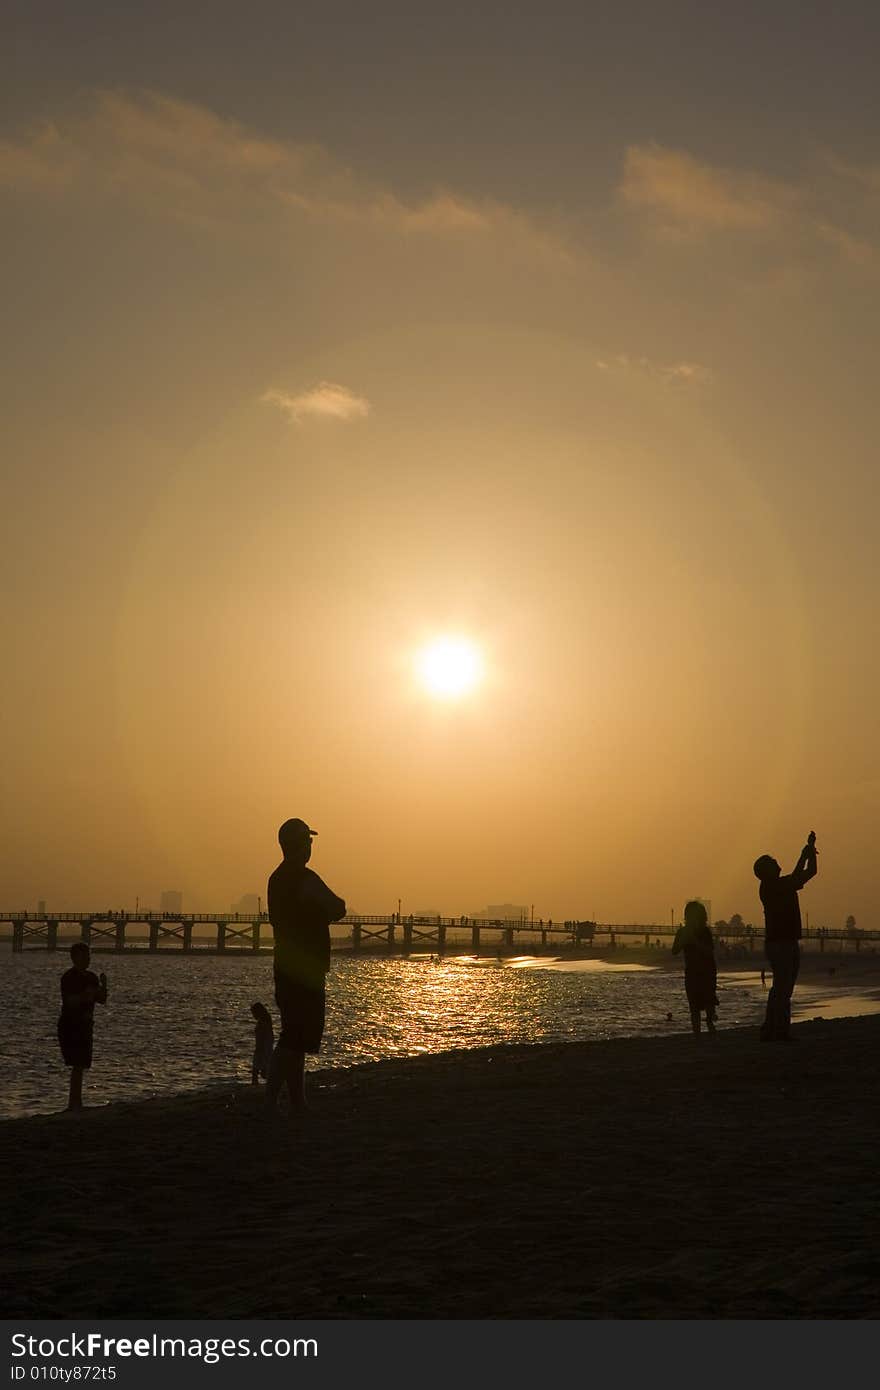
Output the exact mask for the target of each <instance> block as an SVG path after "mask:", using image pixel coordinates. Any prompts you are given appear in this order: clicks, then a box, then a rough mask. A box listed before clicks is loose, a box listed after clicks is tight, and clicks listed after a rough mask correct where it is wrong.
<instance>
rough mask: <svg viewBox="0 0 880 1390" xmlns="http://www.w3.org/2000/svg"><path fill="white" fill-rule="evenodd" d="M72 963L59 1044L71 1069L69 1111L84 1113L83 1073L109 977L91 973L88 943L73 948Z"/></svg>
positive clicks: (65, 980)
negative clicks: (97, 1005)
mask: <svg viewBox="0 0 880 1390" xmlns="http://www.w3.org/2000/svg"><path fill="white" fill-rule="evenodd" d="M70 959H71V960H72V961H73V964H72V966H71V967H70V969H69V970H65V972H64V974H63V975H62V976H61V1016H60V1018H59V1019H58V1042H59V1043H60V1045H61V1055H62V1057H63V1058H64V1062H65V1065H66V1066H68V1067H70V1092H69V1095H68V1101H67V1108H68V1110H82V1108H83V1102H82V1083H83V1072H84V1071H87V1070H88V1069H89V1067H90V1066H91V1065H92V1040H93V1036H94V1028H95V1005H96V1004H106V1003H107V976H106V975H105V974H104V973H103V971H102V973H101V975H100V977H99V976H97V975H96V974H95V973H94V971H93V970H90V969H89V962H90V960H91V952H90V951H89V948H88V945H87V943H86V942H85V941H77V942H75V943H74V944H73V946H71V948H70Z"/></svg>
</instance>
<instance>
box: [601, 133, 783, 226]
mask: <svg viewBox="0 0 880 1390" xmlns="http://www.w3.org/2000/svg"><path fill="white" fill-rule="evenodd" d="M619 191H620V194H621V196H622V197H623V199H624V201H625V202H627V203H628V204H629V205H630V206H631V207H635V208H642V209H647V210H648V211H649V212H651V213H652V214H654V215H655V216H656V217H657V218H659V219H660V221H661V223H662V224H664V225H665V227H666V229H667V230H670V231H676V232H678V233H679V234H687V235H697V234H702V233H704V232H720V231H735V232H762V231H768V230H772V229H774V228H776V227H778V226H779V224H780V222H781V221H782V220H783V218H784V217H785V216H786V215H787V214H788V213H789V212H790V211H791V210H792V208H793V207H794V206H795V205H796V203H797V201H798V194H797V191H796V190H795V189H794V188H792V187H789V186H788V185H786V184H782V183H775V182H773V181H771V180H769V179H766V178H763V177H761V176H760V175H757V174H753V173H749V172H738V171H731V170H728V169H721V168H715V167H713V166H712V165H709V164H704V163H701V162H700V161H699V160H697V159H695V158H694V157H693V155H690V154H687V153H686V152H685V151H683V150H669V149H664V148H663V147H662V146H660V145H653V144H652V145H631V146H630V147H629V148H628V149H627V151H626V155H625V159H624V170H623V179H622V181H621V184H620V190H619Z"/></svg>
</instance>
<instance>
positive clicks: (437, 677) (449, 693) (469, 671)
mask: <svg viewBox="0 0 880 1390" xmlns="http://www.w3.org/2000/svg"><path fill="white" fill-rule="evenodd" d="M416 671H417V674H418V678H419V680H420V682H421V684H422V685H423V686H424V688H425V689H426V690H427V691H428V692H429V693H430V694H431V695H434V696H436V697H437V699H440V700H457V699H460V697H461V696H462V695H467V694H469V693H470V692H471V691H472V690H474V689H476V687H477V686H478V685H479V683H480V681H481V680H482V678H483V658H482V655H481V653H480V650H479V648H478V647H477V646H476V645H475V644H474V643H473V642H471V641H469V640H468V638H466V637H436V638H435V639H434V640H433V641H432V642H428V643H427V645H426V646H424V647H422V648H421V650H420V651H419V652H418V653H417V654H416Z"/></svg>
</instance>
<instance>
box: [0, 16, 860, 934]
mask: <svg viewBox="0 0 880 1390" xmlns="http://www.w3.org/2000/svg"><path fill="white" fill-rule="evenodd" d="M190 8H191V7H187V6H186V5H184V6H183V7H182V9H183V11H184V12H185V13H184V16H183V17H178V18H173V19H172V18H169V19H168V23H169V24H172V25H179V26H182V27H181V29H180V32H179V33H178V34H177V39H179V40H180V42H178V41H176V40H175V38H174V35H173V34H172V33H171V31H170V30H169V31H167V32H164V31H161V30H160V29H159V28H151V27H150V26H149V25H147V29H146V31H145V32H143V33H142V32H140V31H138V32H135V26H134V21H133V20H132V21H131V23H130V24H129V25H128V26H126V24H125V22H124V20H120V21H119V23H118V25H117V26H116V27H115V28H112V27H111V29H110V30H109V31H108V30H105V29H103V28H101V27H100V25H99V22H98V10H97V8H96V7H95V6H93V5H86V6H85V7H84V10H85V12H84V13H82V14H81V15H80V16H79V19H80V23H81V24H82V25H83V26H85V30H84V31H85V32H88V26H89V24H90V23H93V24H94V33H95V35H96V38H95V45H94V46H93V47H89V46H88V45H83V46H78V45H77V44H76V43H75V42H74V35H73V33H72V32H71V31H67V30H65V28H64V26H63V24H61V21H60V20H59V24H60V25H61V27H59V28H57V29H56V30H55V31H53V34H52V36H51V37H47V36H46V34H42V36H41V35H40V34H38V32H37V30H36V28H34V27H33V23H35V21H33V22H32V21H29V20H28V19H27V17H26V16H23V17H22V18H21V21H20V24H21V29H20V36H19V37H20V41H19V45H18V48H17V63H16V65H15V67H14V69H10V73H9V77H10V81H9V83H8V85H7V90H8V92H9V94H10V95H9V100H8V101H7V103H6V105H5V107H4V112H5V115H4V120H3V124H2V127H0V202H2V205H3V217H2V230H0V239H2V242H3V257H2V266H3V269H2V274H3V278H4V284H3V297H4V304H5V305H6V306H7V308H6V311H5V317H6V320H7V324H6V326H7V330H8V332H7V335H6V336H7V346H6V353H5V357H4V372H3V382H2V390H3V393H4V433H5V437H6V442H7V450H6V458H7V462H6V465H5V467H4V496H5V505H4V514H5V517H6V521H7V526H6V544H5V546H4V547H3V548H2V554H0V566H2V568H3V594H4V606H3V624H4V627H3V632H4V636H3V650H4V652H5V654H6V662H5V664H4V681H3V702H4V707H5V711H4V721H3V728H4V733H3V743H4V747H3V758H2V766H3V793H4V794H3V797H2V802H0V804H2V816H3V825H2V832H3V841H4V845H5V849H6V853H5V854H4V856H3V865H2V873H0V899H2V900H3V901H2V904H0V905H2V906H6V907H11V908H18V907H22V906H34V905H35V904H36V901H37V899H39V898H45V899H47V900H49V901H50V902H51V904H53V905H54V906H56V907H59V908H60V907H65V906H70V907H78V906H80V905H82V906H83V907H89V906H96V907H100V906H104V905H106V904H108V903H114V904H119V905H122V904H123V903H125V904H126V905H132V906H133V904H134V900H135V897H136V896H138V897H139V898H140V901H141V902H142V903H143V902H146V901H153V902H157V901H158V895H159V892H160V891H161V890H162V889H163V888H172V887H173V888H180V889H182V890H183V892H184V895H185V901H186V905H187V906H189V907H191V908H194V909H200V908H214V907H228V905H229V904H230V903H231V902H232V901H233V900H235V899H236V898H238V897H239V896H240V895H241V894H243V893H246V892H262V891H263V888H264V883H265V878H266V875H267V873H268V872H269V870H270V869H271V868H272V867H273V866H274V863H275V862H276V861H277V853H276V848H275V839H274V837H275V831H276V829H277V826H278V824H279V823H280V821H281V820H282V819H284V818H286V817H287V816H290V815H297V816H302V817H304V818H306V819H308V820H309V821H310V822H311V823H312V824H314V825H316V826H317V827H318V829H319V831H320V838H319V840H318V842H317V846H316V853H315V858H314V867H316V868H317V869H318V871H319V872H322V873H323V874H324V875H325V876H326V877H327V879H328V881H329V882H330V883H331V885H332V886H333V887H334V888H335V889H336V890H337V891H339V892H340V893H342V895H343V896H344V897H345V898H346V899H347V901H348V903H349V906H350V908H351V909H352V910H354V911H361V912H370V911H382V910H387V909H391V908H394V907H396V905H397V899H398V898H399V897H400V898H402V900H403V904H404V909H405V910H406V908H409V909H410V910H417V909H418V908H419V907H437V908H439V909H440V910H442V911H444V912H449V913H455V914H458V913H466V912H471V911H474V910H476V909H478V908H480V907H482V906H483V905H485V904H486V903H489V902H493V903H494V902H504V901H510V902H514V903H524V904H532V903H534V904H535V912H536V915H543V916H553V917H569V916H580V917H584V916H592V915H594V914H595V915H597V916H599V917H600V918H602V919H605V920H617V921H623V920H640V921H650V920H654V921H665V920H667V919H668V915H669V910H670V908H671V907H673V906H674V907H675V909H676V911H679V910H680V907H681V904H682V903H683V902H684V900H685V899H686V898H687V897H689V896H691V895H694V894H699V895H701V896H704V897H707V898H711V900H712V905H713V914H714V915H715V916H716V917H718V916H728V915H730V914H731V913H732V912H734V911H738V912H741V913H742V914H743V916H745V917H746V918H747V919H750V918H751V919H755V918H757V917H758V915H759V911H760V909H759V905H758V903H757V893H756V887H757V885H756V883H755V880H754V879H753V877H752V874H751V863H752V861H753V859H754V858H755V857H756V855H757V854H758V853H761V852H765V851H767V852H770V853H773V854H775V855H776V856H778V857H779V858H780V860H781V861H782V862H783V863H784V864H787V863H789V862H791V863H793V862H794V860H795V858H796V857H797V854H798V851H799V849H800V847H801V845H802V843H803V840H804V838H805V836H806V833H807V831H808V830H809V829H811V828H815V829H816V831H817V834H818V837H819V849H820V861H819V865H820V877H819V878H818V879H817V880H816V882H815V883H814V884H811V886H810V888H809V890H808V891H807V894H805V898H804V906H805V907H808V908H809V910H810V913H811V920H812V921H815V922H822V921H824V922H825V923H827V924H828V925H842V923H843V920H844V918H845V917H846V916H847V915H848V914H849V913H853V914H854V915H855V916H856V918H857V920H858V921H859V922H860V923H861V924H863V925H865V926H869V925H875V924H876V921H875V918H876V914H875V905H876V900H877V890H876V888H875V884H874V879H873V873H872V862H873V854H872V850H873V846H872V845H871V844H870V843H869V832H870V831H872V830H873V825H874V823H875V821H876V814H875V812H876V805H877V799H878V788H880V781H878V736H877V729H876V716H875V712H874V703H875V702H874V693H875V690H876V688H877V683H878V682H877V675H878V672H877V666H878V656H877V642H876V638H875V630H876V601H875V589H876V582H875V564H876V562H875V551H876V547H875V538H874V530H875V508H874V493H875V480H874V473H875V470H876V462H875V454H876V438H877V434H878V429H877V425H878V421H877V414H878V404H877V393H876V387H875V384H874V376H875V365H874V364H875V358H876V317H877V300H878V287H880V227H878V211H880V138H878V130H877V126H876V118H875V116H874V114H873V104H872V103H871V102H869V101H868V99H867V94H868V92H869V90H870V84H869V79H868V74H867V70H864V71H863V64H862V61H861V58H860V56H859V55H860V54H861V53H862V51H863V48H864V46H865V45H864V43H863V39H864V32H863V30H862V29H859V28H858V26H857V25H856V24H855V19H856V13H855V10H856V9H858V7H855V9H854V10H853V15H852V20H853V23H852V25H850V27H849V28H844V29H842V30H841V31H840V33H839V34H838V38H839V44H838V47H837V49H835V50H834V51H835V52H836V53H837V54H838V56H837V57H831V58H829V57H828V56H827V54H826V55H825V56H823V55H822V53H821V51H820V49H821V45H820V43H819V35H818V33H813V32H812V30H811V28H810V26H809V25H807V26H806V28H804V27H803V26H802V27H801V29H800V30H799V31H798V33H799V38H798V39H797V42H796V43H795V44H794V46H793V47H791V46H790V45H789V44H788V40H789V39H790V38H791V34H790V33H789V31H788V30H786V29H785V28H784V27H781V28H779V29H778V31H777V29H774V27H773V26H770V28H769V30H768V31H767V32H766V33H765V34H764V40H763V42H764V43H765V45H766V49H765V50H764V51H763V59H764V61H763V63H759V64H758V66H757V68H756V69H755V70H754V71H753V74H752V77H753V85H752V87H751V88H750V91H749V93H745V92H744V91H743V90H742V88H741V86H740V85H739V83H738V79H737V76H736V57H737V53H738V46H741V45H742V44H744V43H746V41H747V39H748V31H747V30H745V29H743V28H742V24H744V23H745V20H743V19H742V17H740V19H737V20H733V19H731V20H730V21H729V23H730V25H731V26H732V27H731V29H730V32H729V33H728V34H727V36H726V47H725V43H724V42H721V41H719V39H718V38H717V37H715V38H713V37H712V36H711V35H710V33H709V30H708V29H705V28H699V26H698V27H697V28H695V29H692V30H691V36H692V40H693V45H695V46H696V49H695V51H696V52H697V54H698V55H699V61H696V60H694V61H692V62H691V66H690V67H689V68H688V69H687V71H684V70H682V71H681V72H679V74H678V85H677V88H676V93H675V95H674V94H673V93H672V92H671V91H670V90H667V88H666V85H665V82H666V79H663V78H662V72H661V69H662V65H663V63H665V62H666V61H667V58H668V61H669V62H670V63H673V64H674V63H675V62H678V61H682V62H683V59H682V60H679V59H677V58H676V57H675V56H674V55H673V54H672V52H671V49H670V52H669V53H667V51H666V48H665V47H664V45H666V44H671V43H672V39H671V38H670V36H669V35H668V34H661V33H660V31H659V28H658V27H657V26H658V25H659V22H660V21H659V15H658V16H657V18H656V19H654V20H653V21H652V20H651V19H650V12H647V11H646V12H645V23H646V24H649V25H650V24H651V23H653V24H654V26H655V28H654V31H653V32H654V38H655V40H656V44H657V45H658V47H657V48H656V51H655V54H654V58H653V59H652V54H651V45H650V42H649V39H650V38H651V33H650V32H649V33H648V34H647V35H642V37H641V38H639V39H638V40H635V39H631V38H630V39H628V38H627V32H626V25H625V23H624V21H625V18H626V16H625V15H624V14H623V11H626V10H627V6H625V5H624V6H623V7H618V8H619V9H620V10H621V15H620V18H619V22H618V21H615V20H613V19H612V18H610V17H608V16H606V17H605V21H604V23H603V26H602V27H601V33H600V35H599V36H598V37H597V36H596V34H595V33H594V34H593V35H589V34H587V33H586V32H585V31H583V30H582V29H581V28H579V27H578V25H579V21H578V20H577V19H575V18H574V17H573V16H572V15H571V14H570V12H569V10H566V13H565V16H563V14H562V9H561V8H560V11H559V16H558V18H559V26H558V27H557V29H556V30H554V29H553V27H552V26H550V30H549V31H547V30H546V29H542V30H541V38H540V42H538V39H537V30H535V29H534V24H535V23H536V22H537V21H536V20H534V18H533V19H532V20H531V21H530V20H529V18H528V16H527V15H526V14H525V12H524V11H523V13H520V11H519V10H513V11H510V12H509V14H508V18H509V21H510V22H509V25H508V27H507V28H506V29H502V30H500V31H494V33H493V31H491V30H490V29H489V28H488V27H486V28H483V27H481V26H480V25H479V24H478V21H477V20H476V19H473V18H469V17H468V15H467V14H466V12H465V9H464V8H461V10H460V8H459V7H458V6H457V5H456V6H453V7H452V9H451V10H450V11H449V20H448V25H447V27H446V28H445V29H444V30H443V32H442V34H441V33H440V32H439V31H437V32H434V31H433V30H432V31H431V32H430V33H426V34H425V35H422V34H421V33H420V32H419V31H418V30H417V28H416V27H415V26H414V25H413V24H410V23H408V22H407V21H405V20H404V19H402V18H401V12H400V10H399V7H395V6H389V7H381V6H380V7H379V10H380V11H381V13H379V14H378V15H377V20H376V32H374V33H372V34H371V35H370V36H369V37H368V38H367V37H365V36H364V32H363V28H362V27H359V25H360V21H359V20H358V18H357V13H356V11H355V10H352V11H351V12H350V15H349V19H350V23H349V24H348V26H345V25H341V26H340V27H338V28H337V29H335V30H331V28H330V27H329V23H328V22H325V21H324V20H322V18H321V11H320V8H319V7H313V6H311V5H305V6H303V7H302V16H301V23H300V27H299V29H297V28H296V26H295V25H294V24H293V20H289V21H288V20H287V19H285V18H284V16H283V14H282V10H281V8H280V7H279V6H274V7H273V6H270V5H262V4H257V5H256V6H254V7H253V13H251V9H250V7H249V15H250V20H249V22H250V23H252V24H253V26H254V29H253V32H254V35H255V37H254V46H253V48H252V49H251V48H249V47H247V46H246V45H245V46H243V41H242V32H241V29H240V26H241V25H242V24H244V23H245V20H244V18H243V17H242V16H241V15H240V14H238V15H235V16H233V15H232V11H231V10H230V11H228V12H227V9H226V7H221V8H222V15H220V16H219V17H218V23H217V31H216V34H215V35H214V36H213V38H212V40H211V43H210V44H209V45H208V47H209V48H210V50H211V52H210V55H209V54H208V53H207V52H206V51H205V48H204V46H203V48H202V49H201V50H198V49H197V48H195V47H194V46H193V45H192V44H190V45H189V47H186V45H185V44H184V43H183V37H184V32H185V29H186V24H187V23H188V22H189V20H188V19H187V15H188V14H189V9H190ZM675 8H676V7H673V9H675ZM753 8H754V7H752V6H749V5H746V6H745V11H747V12H748V13H749V14H750V13H751V12H752V10H753ZM551 9H552V6H551ZM631 9H632V11H633V13H635V11H636V10H638V11H639V13H641V9H640V7H638V6H633V7H631ZM678 9H679V10H680V12H681V13H680V16H679V17H680V20H681V23H682V24H684V23H685V22H686V21H689V20H690V19H693V17H694V16H695V15H696V14H697V9H695V8H694V7H692V6H688V5H685V4H682V5H681V6H679V7H678ZM92 10H94V14H92V13H91V11H92ZM159 11H161V12H162V13H164V6H159V7H157V14H158V12H159ZM258 11H259V12H260V13H259V14H258V13H257V12H258ZM859 13H860V14H861V11H860V10H859ZM60 14H61V12H60V11H59V15H60ZM168 14H169V16H170V14H171V11H170V10H169V12H168ZM270 14H271V15H272V16H274V18H275V19H276V20H277V24H276V27H275V29H274V30H272V28H271V26H269V28H268V31H267V26H266V25H262V26H261V25H260V22H259V21H260V18H261V16H262V18H263V19H266V18H267V17H268V16H269V15H270ZM866 14H867V12H866ZM747 17H748V16H747ZM717 18H718V17H717V16H716V17H715V19H716V20H717ZM826 18H827V17H826ZM667 21H668V16H667ZM193 22H195V21H194V19H193ZM432 22H433V21H432ZM756 22H757V21H756ZM829 22H830V21H829ZM837 22H839V23H841V24H843V21H837ZM870 22H871V21H870V20H869V19H868V18H866V19H865V20H864V23H865V24H870ZM157 23H158V21H157ZM694 23H695V24H696V23H697V21H696V20H694ZM566 25H567V26H568V28H566ZM285 26H287V27H285ZM290 26H293V27H290ZM469 26H470V27H469ZM530 26H531V27H530ZM428 28H429V30H430V28H431V26H430V25H429V26H428ZM258 31H259V34H262V36H263V37H262V38H260V37H258V36H257V35H258ZM187 32H188V31H187ZM267 32H268V33H269V34H270V35H272V34H273V33H274V38H275V44H274V48H273V51H272V52H270V49H269V45H268V38H267V37H266V34H267ZM499 34H500V37H499ZM554 34H555V37H554ZM673 37H674V35H673ZM429 40H431V41H430V42H429ZM630 42H631V43H633V44H635V45H636V46H635V47H633V48H632V49H628V48H627V44H628V43H630ZM359 44H360V45H361V46H363V45H364V44H368V45H370V50H369V55H367V54H366V53H365V54H364V55H363V56H364V61H363V62H362V63H360V64H359V62H358V45H359ZM701 45H702V47H701ZM832 48H833V45H832V46H830V47H829V51H831V50H832ZM87 50H88V51H87ZM275 50H277V52H276V51H275ZM200 54H201V56H200ZM785 54H787V61H786V63H785V64H783V62H782V58H783V55H785ZM573 55H580V60H581V66H580V67H578V64H577V63H576V62H574V59H573ZM612 55H616V57H615V61H616V62H617V68H616V69H615V70H616V71H617V73H618V81H617V83H616V84H615V85H613V89H612V85H609V81H608V76H607V70H608V63H609V62H610V61H611V58H612ZM65 56H67V58H68V60H69V61H68V62H67V63H66V64H65V62H64V58H65ZM691 56H692V59H693V51H692V55H691ZM759 56H760V55H759ZM209 57H210V59H211V61H210V62H209ZM368 57H369V61H368V60H367V59H368ZM591 64H593V65H595V68H591V66H590V65H591ZM600 69H601V71H600ZM591 72H594V76H595V82H593V83H591V82H590V80H589V77H590V73H591ZM820 72H821V73H822V74H823V75H824V81H825V85H824V86H823V85H822V84H821V83H820V82H819V81H818V80H817V74H819V73H820ZM383 76H384V79H385V80H384V82H383ZM669 80H670V81H671V79H669ZM774 92H775V96H776V101H775V108H774V104H773V101H772V100H771V98H772V97H773V95H774ZM835 97H836V101H835ZM525 98H528V99H529V101H530V102H531V105H532V110H531V115H530V117H529V120H528V122H526V120H525V117H524V113H523V109H522V108H523V101H524V99H525ZM804 102H806V111H807V115H808V117H809V118H808V119H804V118H803V115H804V109H805V108H804V105H803V103H804ZM799 103H800V104H799ZM449 632H452V633H460V634H463V635H465V636H467V637H469V638H471V639H472V640H473V641H474V642H475V643H476V644H478V646H479V648H480V650H481V652H482V654H483V659H484V662H485V679H484V680H483V681H482V683H481V684H480V685H479V687H478V688H477V689H475V691H474V692H473V693H472V694H471V695H469V696H465V697H462V698H461V699H459V700H457V701H453V702H443V701H438V700H437V699H436V698H434V697H432V696H431V695H430V694H429V693H428V692H427V691H425V689H424V688H423V687H420V685H419V684H418V682H417V680H416V679H415V677H414V673H413V659H414V654H415V653H416V651H417V650H418V649H419V647H420V646H421V645H422V644H423V643H424V642H425V641H428V640H430V639H431V638H432V637H434V636H436V635H438V634H441V633H449ZM807 898H809V901H807Z"/></svg>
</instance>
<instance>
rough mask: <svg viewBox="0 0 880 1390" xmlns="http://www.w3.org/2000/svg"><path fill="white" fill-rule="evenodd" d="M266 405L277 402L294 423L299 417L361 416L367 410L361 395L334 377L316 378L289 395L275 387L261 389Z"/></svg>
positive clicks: (275, 404) (300, 421) (356, 418)
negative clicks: (310, 383) (314, 381)
mask: <svg viewBox="0 0 880 1390" xmlns="http://www.w3.org/2000/svg"><path fill="white" fill-rule="evenodd" d="M260 399H261V400H263V401H265V402H266V403H267V404H268V405H274V406H277V407H278V409H279V410H281V411H282V412H283V413H284V414H285V415H286V416H287V417H288V419H289V420H290V421H291V422H292V423H293V424H295V425H298V424H301V423H302V421H303V420H306V419H309V418H314V419H318V420H362V419H364V417H365V416H367V415H369V413H370V402H369V401H368V400H367V399H366V397H364V396H356V395H355V394H354V392H353V391H349V389H348V387H347V386H340V385H339V384H338V382H335V381H319V382H318V384H317V386H313V387H312V388H311V390H309V391H303V392H301V393H300V394H299V395H296V396H295V395H292V394H291V393H290V392H289V391H280V390H278V389H277V388H276V387H272V388H271V389H270V390H268V391H265V392H264V393H263V395H262V396H261V397H260Z"/></svg>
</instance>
